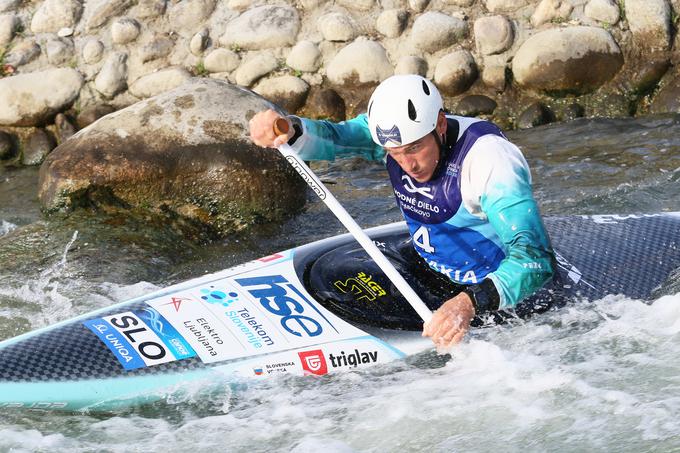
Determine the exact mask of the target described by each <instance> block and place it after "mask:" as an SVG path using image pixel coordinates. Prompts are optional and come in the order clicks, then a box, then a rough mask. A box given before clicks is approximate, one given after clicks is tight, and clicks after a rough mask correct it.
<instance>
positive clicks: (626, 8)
mask: <svg viewBox="0 0 680 453" xmlns="http://www.w3.org/2000/svg"><path fill="white" fill-rule="evenodd" d="M679 8H680V0H618V1H614V0H381V1H376V0H336V1H322V0H280V1H276V2H262V1H257V0H256V1H253V0H229V1H221V2H220V1H217V0H181V1H180V0H89V1H86V2H84V1H81V0H0V49H2V50H1V51H0V75H2V77H1V78H0V163H2V164H4V165H15V166H16V165H37V164H40V163H41V162H43V160H44V159H45V158H46V156H47V155H48V154H49V153H50V152H51V151H52V150H53V149H54V148H55V147H56V146H58V145H62V144H64V143H66V144H67V146H65V147H64V146H60V154H59V156H60V157H59V159H60V160H63V161H65V162H66V161H68V159H73V155H75V154H72V155H71V157H67V156H66V150H71V151H69V152H75V151H73V150H74V149H76V148H77V149H78V151H77V153H76V154H78V153H79V155H82V156H86V155H88V153H90V152H91V151H92V150H93V149H98V145H97V144H96V143H94V142H93V141H92V140H94V139H93V138H92V137H95V136H96V134H94V133H90V134H88V135H87V137H88V138H87V140H84V138H83V136H81V138H80V141H79V142H78V143H76V142H71V144H70V145H69V144H68V143H69V138H70V137H72V136H73V135H74V134H75V133H76V132H77V131H78V130H80V129H82V128H84V127H86V126H88V125H90V124H92V123H93V122H94V121H96V120H97V119H98V118H101V117H102V116H104V115H107V114H110V113H112V112H114V111H118V110H121V109H126V108H131V107H130V106H132V105H133V104H135V105H137V107H134V108H133V110H132V111H131V112H133V113H132V114H130V113H129V112H130V111H128V113H126V114H124V115H123V117H125V118H127V120H126V121H128V122H129V124H138V123H139V121H142V122H143V118H141V117H136V116H135V115H136V113H134V112H141V111H145V112H147V113H148V111H151V110H153V111H154V112H156V113H159V114H160V115H166V116H167V115H171V114H175V115H178V114H179V115H181V112H182V110H183V107H181V104H182V102H181V100H180V104H176V103H175V101H176V100H173V99H167V100H165V101H164V102H166V104H167V105H168V107H167V109H164V108H161V109H160V110H159V109H156V110H154V109H151V110H149V109H148V108H147V109H146V110H145V108H143V107H140V105H142V106H143V105H146V104H144V102H146V101H145V100H147V101H150V100H151V99H155V98H156V97H157V96H163V95H168V96H172V95H170V94H168V93H172V92H174V90H177V89H178V87H180V86H185V84H186V83H187V82H188V81H191V80H194V82H192V83H194V87H196V86H197V85H195V78H205V79H217V80H216V81H221V82H223V83H225V82H228V83H230V84H233V85H239V86H241V87H246V88H250V89H252V90H253V91H255V92H257V93H259V94H261V95H262V96H264V97H265V98H267V99H269V100H271V101H273V102H275V103H277V104H279V105H281V106H282V107H283V108H285V109H286V110H287V111H289V112H292V113H299V114H302V115H307V116H311V117H316V118H330V119H333V120H342V119H345V118H347V117H349V116H352V115H355V114H357V113H360V112H362V111H363V109H364V108H365V104H366V101H367V99H368V97H369V96H370V93H371V90H372V88H373V87H374V86H375V85H376V84H377V83H379V82H380V81H381V80H383V79H385V78H386V77H388V76H390V75H392V74H395V73H418V74H422V75H424V76H426V77H428V78H430V79H432V80H433V81H434V82H435V83H436V84H437V86H438V87H439V88H440V90H441V91H442V93H443V94H444V96H445V104H446V106H447V108H449V109H450V110H451V111H454V112H457V113H460V114H464V115H479V116H483V117H487V118H491V119H493V120H494V121H496V122H498V123H499V124H500V125H501V126H502V127H504V128H507V129H511V128H525V127H531V126H535V125H539V124H545V123H549V122H553V121H563V120H569V119H573V118H576V117H581V116H589V117H591V116H607V117H612V116H616V117H620V116H631V115H639V114H646V113H650V112H651V113H658V112H674V111H678V110H679V109H680V79H679V78H678V77H677V73H678V71H677V70H676V62H677V60H678V58H677V56H678V52H677V51H676V49H677V48H678V38H677V33H676V31H677V27H676V25H677V19H678V14H677V11H680V9H679ZM206 81H207V80H206ZM207 85H208V86H212V85H210V84H207ZM215 87H224V85H223V84H221V85H215ZM219 89H220V90H222V89H223V88H219ZM180 91H181V90H180ZM177 93H179V91H177ZM195 94H196V93H195V92H194V93H192V95H195ZM186 95H187V93H183V94H177V96H186ZM220 96H221V95H219V94H217V95H216V98H220ZM140 102H141V104H139V103H140ZM154 102H155V101H152V103H154ZM202 102H204V103H205V105H206V106H207V107H205V108H207V109H209V110H210V111H204V110H205V108H203V107H201V108H194V109H193V110H192V113H191V114H190V116H191V115H193V116H192V118H194V119H195V121H197V122H200V123H201V124H212V125H213V126H214V125H215V124H217V123H215V121H217V119H218V118H219V116H220V115H222V113H221V112H223V110H221V109H220V108H218V107H217V106H216V105H215V104H214V103H210V102H208V99H205V100H204V101H202ZM154 105H155V104H154ZM177 105H179V107H176V106H177ZM261 105H265V104H261ZM187 108H190V107H187ZM237 108H238V107H237ZM238 110H239V112H240V113H239V115H238V119H237V120H235V121H232V122H231V123H230V124H231V125H232V126H233V125H236V124H240V125H241V126H240V127H245V121H246V117H247V116H248V115H249V114H251V113H248V112H246V111H245V110H247V108H245V110H244V109H243V108H238ZM172 112H175V113H172ZM126 115H127V116H126ZM130 115H131V116H130ZM123 117H118V118H119V120H120V118H123ZM235 118H236V117H235ZM227 122H229V120H228V121H227ZM109 123H110V122H109ZM170 123H172V121H171V118H170V117H168V124H167V125H165V126H163V127H164V128H165V129H164V131H165V132H164V133H163V134H159V135H154V133H150V134H149V133H148V130H146V129H144V128H143V127H142V128H140V129H139V130H134V131H133V132H139V134H138V135H139V137H137V138H139V140H137V142H135V143H137V144H139V146H133V147H132V148H129V151H128V152H129V153H139V150H143V149H146V147H150V148H154V146H155V145H156V143H155V141H158V140H161V139H164V137H165V138H167V137H168V136H169V135H168V134H169V132H170V131H171V129H172V125H171V124H170ZM106 124H108V123H106ZM140 124H141V123H140ZM144 124H146V123H144ZM109 126H110V125H109ZM194 126H195V124H192V125H186V124H185V126H182V127H180V129H178V133H179V132H181V130H184V131H185V132H187V133H188V131H189V129H192V128H193V127H194ZM101 127H104V126H102V125H101V124H100V126H99V128H100V129H101ZM107 127H108V126H107ZM230 127H231V126H230ZM116 128H118V129H121V127H120V125H118V126H116ZM208 129H209V130H208ZM208 129H202V130H201V131H200V134H202V137H203V138H209V140H208V141H209V142H210V146H213V145H215V146H218V145H219V144H216V143H213V142H212V141H210V140H213V138H214V137H216V135H215V134H216V133H217V131H216V129H215V127H212V128H208ZM115 130H117V129H115V128H114V129H111V128H110V127H109V130H108V132H107V133H109V135H106V137H108V138H107V139H106V140H108V142H107V141H105V142H104V145H107V146H108V145H110V146H108V147H106V146H104V148H106V150H107V151H106V152H107V153H113V154H111V155H118V154H120V153H121V152H122V151H121V150H125V149H126V148H125V146H123V144H121V143H124V142H125V137H122V136H120V134H118V135H117V138H115V140H114V139H112V138H111V137H116V134H113V135H112V134H111V133H110V132H111V131H114V132H115ZM192 130H193V129H192ZM145 132H146V135H145ZM126 133H129V131H128V132H126ZM230 134H231V132H230ZM176 135H177V134H175V135H173V137H174V138H173V140H175V139H177V140H179V142H182V143H181V145H182V146H185V145H191V146H194V145H195V144H194V143H189V142H190V141H191V140H190V139H187V138H184V139H180V138H178V137H176ZM217 135H219V134H217ZM121 137H122V138H121ZM234 137H236V135H233V134H232V135H230V139H232V138H234ZM142 138H143V140H142ZM156 138H157V139H158V140H156ZM71 140H73V139H71ZM112 140H113V141H112ZM173 140H171V141H167V140H166V142H167V143H170V145H171V146H175V145H176V143H175V141H173ZM239 140H240V139H239ZM114 141H115V142H116V143H117V144H115V143H113V142H114ZM85 142H87V143H86V145H83V143H85ZM118 142H121V143H118ZM128 142H129V139H128ZM112 143H113V144H112ZM170 145H168V146H170ZM161 147H162V146H161ZM133 148H134V149H133ZM166 148H167V147H166ZM168 149H170V148H168ZM166 151H167V150H166ZM123 154H124V153H123ZM82 156H81V157H82ZM164 156H165V157H167V156H168V155H164ZM147 157H148V156H147ZM180 157H181V153H179V154H174V155H173V156H172V157H170V160H168V161H164V162H163V165H160V166H159V167H154V170H153V171H157V172H158V171H159V170H158V168H165V167H168V168H170V167H172V168H173V169H174V170H172V171H173V172H175V173H173V175H174V176H173V178H174V177H178V175H179V174H180V173H177V172H176V169H177V168H179V166H181V162H182V161H181V159H180ZM232 157H233V156H232ZM83 159H85V158H84V157H83ZM154 159H157V157H154ZM178 159H179V160H178ZM55 160H56V158H54V159H52V160H50V162H51V163H50V164H49V166H50V169H49V170H47V169H46V170H44V171H43V174H44V175H49V174H50V171H52V172H54V171H55V170H54V168H55V167H54V162H55ZM161 160H162V159H161ZM208 160H209V159H208ZM83 162H84V160H83ZM171 163H172V164H171ZM223 163H224V164H225V165H226V163H227V162H226V161H225V162H223ZM220 165H222V164H220ZM272 165H274V167H276V166H277V165H279V164H278V163H273V164H272ZM100 166H101V165H100V164H97V165H93V166H90V167H89V170H88V172H85V173H84V176H83V178H86V179H87V182H85V180H84V179H82V178H81V179H78V178H76V179H73V178H71V176H69V177H68V178H66V179H65V180H64V181H66V182H67V183H68V184H70V186H69V187H71V188H74V187H75V186H78V187H81V188H82V187H93V185H96V184H94V181H103V180H105V181H107V184H108V183H109V182H111V181H112V180H113V179H115V178H113V179H112V176H111V175H113V173H114V172H112V171H109V172H108V173H107V174H108V177H107V178H108V179H107V178H102V177H101V176H98V175H95V174H94V173H92V171H94V170H93V169H97V168H99V167H100ZM79 168H80V167H79ZM82 168H85V167H82ZM82 168H81V169H82ZM168 168H165V170H162V171H160V172H158V173H155V174H156V175H158V176H157V177H158V178H161V179H164V178H166V177H167V176H168V174H169V173H168V171H169V170H168ZM225 168H226V167H225ZM90 170H92V171H90ZM109 170H110V168H109ZM210 170H211V168H210V166H209V165H207V164H206V165H205V171H206V172H209V171H210ZM251 170H252V169H249V170H245V171H251ZM102 171H104V170H102ZM107 171H108V170H107ZM126 171H127V172H128V174H130V175H132V172H131V171H128V170H126ZM251 173H252V171H251ZM245 174H246V173H243V175H245ZM243 175H242V176H243ZM195 176H197V178H196V179H200V178H199V177H200V176H201V175H198V174H197V175H195ZM203 176H205V175H203ZM50 178H53V177H52V176H49V177H48V176H45V178H44V181H45V185H44V186H43V187H42V189H41V190H42V192H41V194H42V195H41V196H42V200H43V203H44V207H45V208H46V209H48V210H54V209H56V207H65V206H69V205H73V204H76V205H77V204H78V202H77V198H78V196H79V195H78V196H76V197H75V198H74V195H73V194H74V193H75V194H76V195H77V194H81V193H87V194H90V195H92V194H95V193H96V194H99V195H102V193H105V194H111V193H114V192H115V193H117V194H118V195H117V196H121V194H122V187H123V186H122V185H121V186H119V187H117V188H113V187H112V186H110V185H108V186H106V187H107V190H108V192H101V191H99V190H96V191H93V190H89V189H88V190H89V191H87V190H86V191H85V192H83V191H82V190H81V191H80V192H78V191H70V189H69V190H65V189H64V187H63V186H55V185H52V186H50V185H49V181H52V179H50ZM153 178H154V177H153V176H151V173H148V174H147V173H144V172H140V173H138V174H136V175H135V176H134V178H133V179H134V180H135V181H138V182H139V181H141V182H145V184H142V185H141V186H140V187H145V188H146V189H144V190H151V189H150V187H151V185H149V184H146V182H148V181H152V180H153ZM247 178H249V176H248V177H247ZM247 178H246V179H247ZM171 179H172V178H171ZM180 179H182V181H185V180H188V178H187V177H185V176H182V177H181V178H180ZM76 180H77V184H76V183H75V182H74V181H76ZM164 180H165V179H164ZM206 180H212V181H213V182H214V181H216V179H215V178H212V179H210V178H208V179H206ZM128 182H129V181H128ZM166 182H167V180H166ZM183 184H184V183H183ZM277 184H279V183H277ZM55 187H57V188H58V190H57V189H55ZM164 187H166V188H167V187H168V184H165V186H164ZM223 188H224V187H223ZM154 190H155V189H154ZM294 190H298V189H297V188H295V189H294ZM156 192H158V191H156ZM170 192H171V191H170ZM170 192H168V191H165V192H163V191H161V192H160V193H158V196H157V197H156V198H154V197H152V202H151V204H152V205H154V206H155V208H161V207H164V206H171V205H172V206H174V207H173V211H177V212H180V211H182V210H183V211H187V212H189V211H191V212H192V213H193V214H195V215H194V217H196V218H202V217H205V216H206V215H207V214H206V212H208V211H210V210H209V209H208V210H207V211H206V206H207V205H211V206H214V205H220V203H222V201H224V200H222V201H219V202H218V201H216V200H211V201H210V203H207V204H205V206H204V204H201V203H198V204H196V206H198V208H199V209H198V210H196V209H194V207H195V206H194V205H192V206H194V207H191V206H190V208H191V209H189V208H186V209H185V208H182V203H179V202H177V203H174V202H173V203H165V202H164V201H163V200H161V199H160V198H158V197H161V196H162V195H163V194H165V195H168V194H169V193H170ZM265 192H267V193H269V192H271V190H268V189H265ZM149 193H150V192H149ZM46 194H47V195H46ZM99 195H97V196H99ZM175 195H178V196H180V195H181V196H185V195H186V196H188V195H187V194H179V192H178V193H177V194H175ZM186 196H185V198H186ZM189 198H191V196H189ZM194 198H195V197H194ZM117 199H118V201H119V202H124V204H125V203H128V204H132V205H137V204H143V203H141V202H140V199H139V198H138V197H132V196H123V197H122V198H117ZM147 201H148V200H147ZM225 202H226V201H225ZM299 202H300V198H299V197H295V196H291V197H290V203H288V202H287V203H288V204H290V205H291V206H292V205H298V204H299ZM145 203H146V202H145ZM211 203H212V204H211ZM189 204H191V203H189ZM187 209H188V210H187ZM215 209H218V208H215ZM239 209H240V208H239ZM213 210H214V209H213ZM218 210H219V209H218ZM278 210H279V207H277V208H275V209H274V211H278ZM254 212H255V213H254V214H252V213H250V214H248V215H246V217H248V218H250V219H253V218H255V217H258V216H259V217H262V213H265V214H267V213H268V212H269V211H267V210H266V209H262V207H261V206H260V207H257V208H256V209H255V210H254ZM251 214H252V215H251ZM242 215H244V214H243V212H240V213H239V214H238V216H236V217H234V218H231V219H226V218H221V219H220V220H219V221H217V223H215V224H214V225H213V226H218V227H219V225H226V224H230V223H231V224H234V222H236V223H238V222H239V220H238V218H239V216H242ZM264 217H267V215H265V216H264ZM246 223H247V222H246ZM218 224H219V225H218ZM218 229H221V227H219V228H218Z"/></svg>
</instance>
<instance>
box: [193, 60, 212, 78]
mask: <svg viewBox="0 0 680 453" xmlns="http://www.w3.org/2000/svg"><path fill="white" fill-rule="evenodd" d="M193 73H194V75H196V76H198V77H207V76H208V74H210V72H208V70H207V69H205V63H203V61H202V60H201V61H199V62H198V63H197V64H196V66H194V69H193Z"/></svg>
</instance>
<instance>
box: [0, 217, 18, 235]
mask: <svg viewBox="0 0 680 453" xmlns="http://www.w3.org/2000/svg"><path fill="white" fill-rule="evenodd" d="M16 229H17V226H16V225H15V224H13V223H10V222H8V221H6V220H2V221H0V236H4V235H6V234H7V233H9V232H10V231H12V230H16Z"/></svg>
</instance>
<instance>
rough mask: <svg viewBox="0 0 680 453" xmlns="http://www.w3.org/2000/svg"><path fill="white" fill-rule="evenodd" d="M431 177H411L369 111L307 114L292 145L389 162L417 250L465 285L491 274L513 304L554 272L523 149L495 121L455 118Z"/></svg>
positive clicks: (309, 152)
mask: <svg viewBox="0 0 680 453" xmlns="http://www.w3.org/2000/svg"><path fill="white" fill-rule="evenodd" d="M447 119H448V128H447V136H446V141H445V146H444V148H445V149H444V155H443V158H442V159H441V161H440V162H439V164H438V166H437V169H436V170H435V173H434V174H433V176H432V178H431V179H430V180H429V181H427V182H425V183H418V182H417V181H414V180H412V179H411V178H410V177H409V176H408V174H406V173H405V172H404V171H403V170H402V169H401V168H400V167H399V165H398V164H397V163H396V162H395V161H394V160H393V159H392V158H390V157H389V156H387V157H386V156H385V152H384V150H383V149H382V147H380V146H378V145H376V144H375V143H374V142H373V140H372V139H371V135H370V132H369V130H368V122H367V119H366V116H365V115H360V116H358V117H356V118H354V119H352V120H349V121H346V122H342V123H338V124H335V123H330V122H327V121H313V120H308V119H301V123H302V127H303V133H302V135H301V136H300V137H299V138H298V139H297V141H296V142H295V143H294V145H293V148H294V149H295V150H296V151H298V153H299V154H300V156H301V157H302V158H303V159H305V160H333V159H335V158H336V157H345V156H352V155H360V156H363V157H365V158H367V159H371V160H384V161H385V163H386V165H387V169H388V173H389V175H390V180H391V182H392V186H393V187H394V193H395V196H396V199H397V203H398V204H399V206H400V208H401V211H402V214H403V215H404V218H405V219H406V222H407V224H408V226H409V230H410V232H411V236H412V238H413V243H414V247H415V249H416V250H417V251H418V253H419V254H420V255H421V256H422V257H423V258H424V259H425V260H426V262H427V263H428V264H429V265H430V267H432V268H433V269H435V270H437V271H438V272H440V273H442V274H444V275H446V276H447V277H449V278H450V279H451V280H453V281H455V282H457V283H460V284H479V283H481V281H482V280H484V279H491V280H492V281H493V283H494V286H495V287H496V290H497V291H498V294H499V297H500V303H499V308H501V309H511V308H513V307H515V306H516V305H517V303H519V302H520V301H521V300H522V299H524V298H525V297H526V296H528V295H530V294H532V293H533V292H535V291H536V290H537V289H539V288H540V287H542V286H543V285H544V284H545V283H546V282H547V281H548V280H550V278H551V277H552V275H553V267H552V262H553V253H552V249H551V247H550V242H549V240H548V236H547V234H546V232H545V228H544V226H543V222H542V220H541V217H540V213H539V210H538V207H537V205H536V202H535V200H534V198H533V194H532V191H531V174H530V171H529V167H528V165H527V163H526V160H525V159H524V156H523V155H522V153H521V152H520V150H519V149H518V148H517V147H516V146H515V145H513V144H512V143H510V142H509V141H508V140H507V139H506V138H505V137H504V136H503V134H502V133H501V131H500V130H499V129H498V128H497V127H496V126H494V125H493V124H491V123H489V122H486V121H480V120H476V119H473V118H464V117H459V116H448V117H447Z"/></svg>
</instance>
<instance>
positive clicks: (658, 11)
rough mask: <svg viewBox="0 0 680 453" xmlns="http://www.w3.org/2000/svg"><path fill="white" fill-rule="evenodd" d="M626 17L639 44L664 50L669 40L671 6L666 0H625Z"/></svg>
mask: <svg viewBox="0 0 680 453" xmlns="http://www.w3.org/2000/svg"><path fill="white" fill-rule="evenodd" d="M625 5H626V19H628V26H629V27H630V31H631V33H633V38H634V39H635V41H636V42H637V43H638V45H639V46H641V47H644V48H651V49H654V50H665V49H667V48H668V46H669V45H670V41H671V7H670V5H669V4H668V1H667V0H625Z"/></svg>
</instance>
